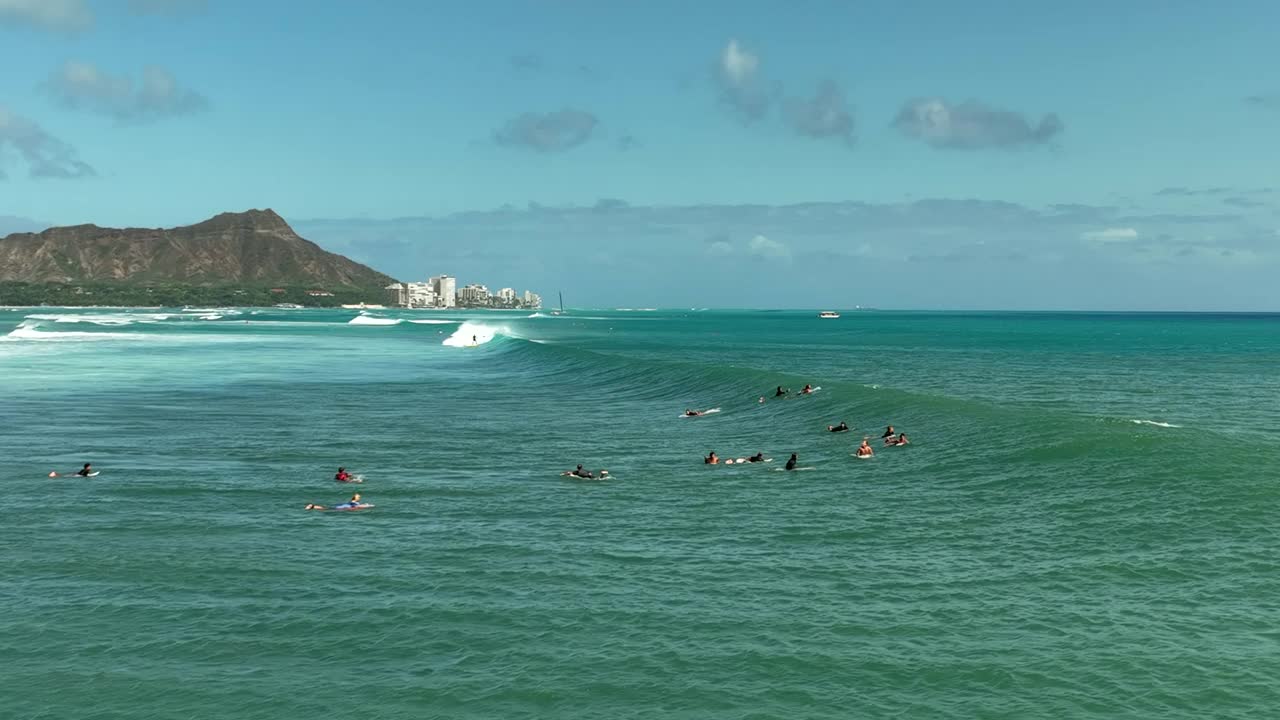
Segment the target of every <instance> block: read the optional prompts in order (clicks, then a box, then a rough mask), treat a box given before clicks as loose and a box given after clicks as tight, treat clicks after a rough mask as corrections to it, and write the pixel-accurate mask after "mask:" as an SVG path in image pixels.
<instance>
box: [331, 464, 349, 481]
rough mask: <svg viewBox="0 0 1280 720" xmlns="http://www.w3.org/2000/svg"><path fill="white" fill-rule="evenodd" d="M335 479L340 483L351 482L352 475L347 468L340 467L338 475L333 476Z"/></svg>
mask: <svg viewBox="0 0 1280 720" xmlns="http://www.w3.org/2000/svg"><path fill="white" fill-rule="evenodd" d="M333 479H334V480H337V481H338V482H351V473H349V472H347V469H346V468H344V467H340V468H338V472H337V474H336V475H334V476H333Z"/></svg>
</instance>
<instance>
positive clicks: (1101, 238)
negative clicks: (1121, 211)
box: [1080, 227, 1138, 243]
mask: <svg viewBox="0 0 1280 720" xmlns="http://www.w3.org/2000/svg"><path fill="white" fill-rule="evenodd" d="M1080 239H1081V240H1089V241H1091V242H1100V243H1113V242H1129V241H1130V240H1137V239H1138V231H1137V230H1135V229H1134V228H1129V227H1126V228H1107V229H1106V230H1090V231H1088V232H1083V233H1081V234H1080Z"/></svg>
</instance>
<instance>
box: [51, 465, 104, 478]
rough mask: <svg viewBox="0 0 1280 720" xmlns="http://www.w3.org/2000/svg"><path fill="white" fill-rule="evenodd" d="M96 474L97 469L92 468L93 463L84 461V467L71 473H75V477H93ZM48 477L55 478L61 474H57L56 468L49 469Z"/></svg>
mask: <svg viewBox="0 0 1280 720" xmlns="http://www.w3.org/2000/svg"><path fill="white" fill-rule="evenodd" d="M97 474H98V471H97V470H94V469H93V465H91V464H89V463H85V464H84V467H82V468H80V469H79V470H77V471H75V472H74V473H73V475H75V476H76V477H93V476H95V475H97ZM49 477H51V478H56V477H62V476H61V475H59V474H58V471H57V470H50V471H49Z"/></svg>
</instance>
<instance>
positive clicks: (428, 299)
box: [405, 282, 436, 308]
mask: <svg viewBox="0 0 1280 720" xmlns="http://www.w3.org/2000/svg"><path fill="white" fill-rule="evenodd" d="M406 295H407V296H408V297H407V298H406V303H405V304H406V305H408V306H409V307H414V308H429V307H435V306H436V289H435V286H434V285H432V283H430V282H416V283H409V284H408V286H407V292H406Z"/></svg>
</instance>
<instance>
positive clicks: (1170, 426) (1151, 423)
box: [1133, 420, 1182, 428]
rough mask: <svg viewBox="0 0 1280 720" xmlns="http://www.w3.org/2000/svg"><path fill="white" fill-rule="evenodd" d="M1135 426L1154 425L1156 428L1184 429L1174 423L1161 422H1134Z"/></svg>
mask: <svg viewBox="0 0 1280 720" xmlns="http://www.w3.org/2000/svg"><path fill="white" fill-rule="evenodd" d="M1133 424H1134V425H1154V426H1155V427H1162V428H1180V427H1182V426H1181V425H1174V424H1173V423H1167V422H1160V421H1158V420H1134V421H1133Z"/></svg>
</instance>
